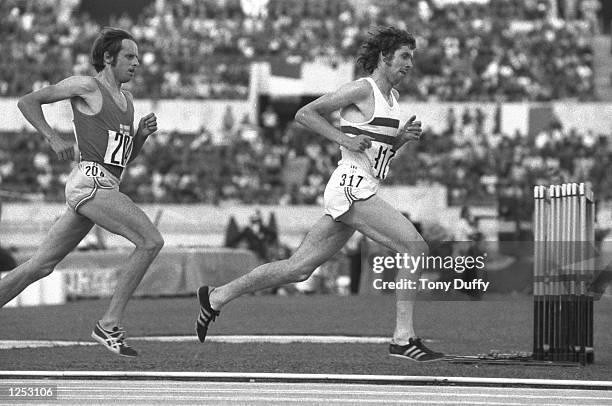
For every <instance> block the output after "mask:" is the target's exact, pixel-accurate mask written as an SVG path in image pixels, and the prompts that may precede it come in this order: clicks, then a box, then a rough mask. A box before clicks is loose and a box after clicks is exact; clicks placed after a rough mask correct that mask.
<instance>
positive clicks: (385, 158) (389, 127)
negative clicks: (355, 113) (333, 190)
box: [338, 77, 401, 180]
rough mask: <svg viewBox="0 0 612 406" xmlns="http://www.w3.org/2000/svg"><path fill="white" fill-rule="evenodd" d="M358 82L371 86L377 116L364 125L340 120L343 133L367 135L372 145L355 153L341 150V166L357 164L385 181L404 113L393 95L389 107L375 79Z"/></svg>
mask: <svg viewBox="0 0 612 406" xmlns="http://www.w3.org/2000/svg"><path fill="white" fill-rule="evenodd" d="M359 80H366V81H367V82H368V83H370V85H371V86H372V89H373V91H374V114H372V117H371V118H370V119H369V120H367V121H364V122H361V123H354V122H351V121H348V120H346V119H344V118H342V117H340V131H342V132H344V133H345V134H346V135H348V136H355V135H357V134H364V135H368V136H370V137H372V138H373V139H372V146H371V147H370V148H368V149H367V150H365V151H364V152H354V151H350V150H348V149H346V148H344V147H340V150H341V151H342V159H341V160H340V161H339V162H338V165H356V166H357V167H359V168H361V169H363V170H366V171H367V172H369V173H370V174H371V175H372V176H374V177H375V178H377V179H381V180H382V179H385V177H386V176H387V173H388V172H389V163H390V162H391V159H392V158H393V156H394V155H395V151H394V150H393V143H394V142H395V137H396V135H397V130H398V128H399V125H400V117H401V115H400V114H401V112H400V108H399V104H398V103H397V100H396V99H395V96H394V95H393V93H391V99H392V101H393V103H392V105H389V102H388V101H387V98H386V97H385V96H383V94H382V92H381V91H380V89H379V88H378V85H376V82H374V79H372V78H370V77H367V78H362V79H359Z"/></svg>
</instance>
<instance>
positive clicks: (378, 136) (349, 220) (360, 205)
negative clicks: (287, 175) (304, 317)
mask: <svg viewBox="0 0 612 406" xmlns="http://www.w3.org/2000/svg"><path fill="white" fill-rule="evenodd" d="M415 49H416V41H415V39H414V37H413V36H412V35H411V34H409V33H408V32H406V31H403V30H399V29H396V28H393V27H388V28H382V29H379V30H378V31H377V32H376V33H374V34H372V35H371V36H370V38H368V39H367V40H366V42H365V43H364V44H363V46H362V52H361V53H360V56H359V58H358V60H357V62H358V63H360V64H361V65H362V66H363V68H364V70H365V71H366V72H368V73H369V76H368V77H366V78H362V79H359V80H356V81H353V82H350V83H348V84H346V85H344V86H342V87H340V88H339V89H338V90H336V91H334V92H332V93H329V94H326V95H324V96H322V97H320V98H319V99H317V100H315V101H313V102H311V103H309V104H308V105H306V106H304V107H303V108H302V109H300V110H299V111H298V112H297V114H296V120H297V121H298V122H300V123H301V124H303V125H305V126H307V127H308V128H310V129H312V130H313V131H315V132H316V133H318V134H320V135H322V136H324V137H326V138H328V139H330V140H332V141H334V142H336V143H337V144H339V145H340V149H341V151H342V159H341V160H340V162H339V163H338V168H337V169H336V170H335V171H334V173H333V174H332V175H331V178H330V180H329V182H328V184H327V187H326V189H325V193H324V204H325V215H324V216H323V217H322V218H321V219H320V220H319V221H318V222H317V223H316V224H315V226H314V228H313V229H312V230H311V231H310V232H309V233H308V235H307V236H306V237H305V239H304V241H303V242H302V244H301V245H300V247H299V248H298V249H297V251H296V252H295V253H294V254H293V256H291V258H289V259H287V260H283V261H277V262H272V263H269V264H265V265H262V266H259V267H257V268H255V269H254V270H253V271H251V272H250V273H248V274H246V275H244V276H242V277H240V278H238V279H235V280H233V281H231V282H229V283H228V284H226V285H223V286H220V287H217V288H209V287H208V286H202V287H200V288H199V289H198V299H199V302H200V313H199V316H198V319H197V322H196V331H197V334H198V338H199V339H200V341H201V342H203V341H204V339H205V338H206V332H207V330H208V325H209V324H210V322H211V321H214V320H215V318H216V317H217V316H218V315H219V311H220V310H221V308H222V307H223V306H224V305H225V304H226V303H228V302H229V301H231V300H233V299H235V298H237V297H239V296H241V295H244V294H245V293H249V292H253V291H256V290H259V289H265V288H269V287H273V286H279V285H283V284H286V283H292V282H297V281H303V280H305V279H307V278H308V277H309V276H310V274H311V273H312V272H313V271H314V269H315V268H317V267H318V266H319V265H321V264H322V263H324V262H325V261H327V260H328V259H329V258H331V257H332V256H333V255H334V254H335V253H336V252H337V251H338V250H340V249H341V248H342V247H343V246H344V244H345V243H346V241H347V240H348V239H349V237H350V236H351V235H352V234H353V232H354V231H355V230H359V231H360V232H361V233H362V234H364V235H365V236H367V237H369V238H371V239H373V240H375V241H377V242H379V243H380V244H382V245H384V246H386V247H388V248H389V249H392V250H394V251H396V252H398V253H408V254H409V255H415V256H418V255H427V254H428V246H427V244H426V243H425V241H424V240H423V238H422V237H421V235H420V234H419V233H418V232H417V230H416V229H415V227H414V225H413V224H412V223H411V222H410V221H409V220H408V219H407V218H406V217H404V216H403V215H402V214H401V213H400V212H399V211H397V210H396V209H395V208H393V207H392V206H391V205H389V204H388V203H387V202H385V201H384V200H382V199H381V198H380V197H378V196H377V195H376V192H377V191H378V187H379V184H380V182H381V181H382V180H383V179H384V178H385V177H386V176H387V173H388V171H389V164H390V162H391V159H392V158H393V156H394V155H396V153H397V151H398V149H399V148H401V147H402V146H403V145H404V144H405V143H406V142H408V141H410V140H419V139H420V136H421V123H420V122H419V121H415V118H416V117H415V116H412V117H411V118H410V119H409V120H407V121H406V123H405V124H404V125H403V126H401V127H400V121H401V112H400V108H399V105H398V102H397V99H398V96H399V95H398V93H397V91H396V90H395V89H393V87H394V86H395V85H397V84H399V83H400V82H401V81H402V80H403V79H404V77H405V76H406V74H407V73H408V70H409V69H410V68H411V67H412V66H413V56H414V50H415ZM337 110H340V116H341V121H340V124H341V127H340V129H337V128H335V127H333V126H332V125H331V124H330V123H329V122H328V121H327V120H326V119H325V118H324V117H325V116H329V115H330V114H331V113H332V112H334V111H337ZM397 277H398V279H400V278H404V279H410V280H416V279H418V278H419V272H414V273H410V270H408V269H405V268H402V269H400V270H399V272H398V275H397ZM415 295H416V292H415V291H414V290H397V302H396V303H397V304H396V309H397V314H396V323H395V332H394V334H393V339H392V342H391V344H390V347H389V353H390V355H392V356H398V357H403V358H407V359H410V360H414V361H420V362H423V361H435V360H438V359H440V358H443V356H444V355H443V354H441V353H438V352H434V351H431V350H430V349H428V348H427V347H425V345H424V344H423V342H422V341H421V340H420V339H419V338H418V337H417V336H416V334H415V332H414V328H413V308H414V299H415Z"/></svg>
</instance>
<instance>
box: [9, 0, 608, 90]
mask: <svg viewBox="0 0 612 406" xmlns="http://www.w3.org/2000/svg"><path fill="white" fill-rule="evenodd" d="M84 3H87V1H85V2H84ZM84 3H81V2H80V1H79V0H62V1H60V2H57V1H55V0H41V1H35V2H32V1H27V2H26V1H23V0H4V1H2V2H1V3H0V34H1V35H2V38H3V41H2V45H1V46H2V49H1V51H2V54H3V55H4V56H5V57H3V58H2V61H0V96H18V95H22V94H24V93H27V92H29V91H31V90H32V89H33V88H37V87H39V86H42V85H44V84H47V83H55V82H57V81H59V80H60V79H62V78H64V77H66V76H68V75H70V74H72V73H88V72H90V70H91V68H90V66H89V62H88V53H89V49H90V46H91V43H92V42H93V39H94V38H95V36H96V34H97V33H98V31H99V28H100V27H101V26H102V25H107V24H108V25H112V26H117V27H124V28H127V29H129V30H130V31H131V32H132V33H133V34H134V36H135V37H136V39H137V41H138V43H139V47H140V54H141V59H142V67H141V70H140V72H139V75H137V77H136V79H135V81H134V83H133V86H132V88H133V91H134V93H135V95H136V96H137V97H147V98H172V97H181V98H223V99H227V98H245V97H246V95H247V89H248V80H249V65H250V62H253V61H258V60H270V59H271V58H281V59H283V60H285V61H287V62H302V61H311V60H319V61H325V62H327V63H330V64H334V63H337V62H338V61H339V60H343V59H346V58H351V59H352V58H354V57H355V55H356V53H357V51H358V48H359V45H360V44H361V42H362V41H363V39H364V38H365V36H366V35H367V32H368V29H369V28H371V27H372V26H374V25H394V26H397V27H400V28H404V29H408V30H409V31H411V32H414V33H415V34H417V35H418V37H419V41H420V42H419V52H418V54H417V61H416V62H417V63H416V67H415V69H414V71H413V73H412V75H411V80H407V81H405V83H404V84H402V87H401V88H400V89H399V90H400V93H402V94H405V95H406V94H407V95H410V97H412V98H415V99H419V100H432V99H434V100H442V101H465V100H495V101H514V100H551V99H557V98H563V97H576V98H580V99H581V100H591V99H593V98H594V91H593V72H592V49H591V46H590V36H591V35H593V34H594V33H596V32H598V30H599V24H598V23H597V17H596V12H597V10H598V7H600V3H599V1H598V0H581V1H572V2H560V4H572V5H573V7H572V9H571V10H570V9H569V8H567V9H566V10H561V9H559V7H557V6H555V4H556V0H491V2H490V4H478V3H462V2H461V3H451V4H448V5H445V6H438V5H437V4H438V3H437V1H435V0H402V1H400V0H383V1H378V2H364V1H359V0H358V1H350V0H335V1H326V0H257V1H244V0H243V1H241V0H224V1H217V0H198V1H196V0H180V1H161V0H158V1H154V2H149V3H145V4H146V5H145V6H144V7H143V8H142V9H141V10H140V12H138V13H134V15H130V14H128V13H124V14H121V15H113V14H110V15H109V16H108V18H107V19H105V21H99V20H100V18H99V17H98V18H97V20H94V19H92V17H91V16H90V15H89V14H88V13H87V12H86V11H84V10H83V9H86V8H85V7H77V6H78V5H82V4H84ZM110 3H112V1H111V2H110ZM135 3H139V2H135ZM140 3H142V2H140ZM58 4H60V6H58ZM105 4H108V2H105ZM108 9H111V10H112V8H111V7H108ZM552 15H556V16H562V17H565V18H554V19H551V18H549V17H550V16H552ZM7 56H8V57H7ZM15 66H19V69H14V67H15ZM32 78H35V80H32Z"/></svg>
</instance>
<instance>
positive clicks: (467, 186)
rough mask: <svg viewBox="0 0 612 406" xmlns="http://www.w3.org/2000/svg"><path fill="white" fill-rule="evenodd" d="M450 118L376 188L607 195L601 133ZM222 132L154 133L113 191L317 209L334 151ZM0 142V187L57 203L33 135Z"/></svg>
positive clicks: (466, 197) (57, 166)
mask: <svg viewBox="0 0 612 406" xmlns="http://www.w3.org/2000/svg"><path fill="white" fill-rule="evenodd" d="M460 113H461V114H460V117H459V118H458V119H457V120H456V121H454V122H450V121H449V123H448V125H447V129H446V130H445V131H442V132H439V133H436V132H434V131H432V130H431V129H429V130H426V131H425V133H424V136H423V138H422V140H421V142H419V143H415V144H410V145H409V146H408V147H406V148H404V149H403V150H401V152H400V154H399V155H398V156H397V157H396V158H394V163H393V166H392V170H391V172H390V175H389V178H388V180H387V181H386V183H388V184H408V185H413V184H417V183H433V182H436V183H440V184H443V185H445V186H447V187H448V190H449V199H450V200H451V201H450V203H451V204H458V205H459V204H480V205H482V204H487V203H490V204H493V203H494V202H495V201H496V199H499V198H500V197H504V196H505V197H508V196H511V197H515V198H516V199H517V201H521V200H525V201H527V202H528V201H529V199H530V196H531V193H532V192H531V185H534V184H538V183H540V182H541V183H549V182H550V181H551V179H553V180H555V181H557V182H564V181H567V182H569V181H579V180H582V179H590V180H591V181H592V182H593V186H594V189H595V191H596V196H597V197H598V198H600V199H603V200H607V199H611V198H612V180H611V179H610V177H609V173H612V145H611V144H610V139H611V135H610V134H594V133H592V132H581V131H579V130H576V129H563V128H561V126H560V125H558V124H554V123H553V125H551V126H550V128H549V129H547V130H545V131H542V132H541V133H540V134H537V135H536V136H535V137H527V136H524V135H522V134H518V133H517V134H512V135H511V136H510V135H505V134H502V133H501V132H499V131H493V132H492V133H491V134H489V133H486V132H485V131H483V129H482V122H483V119H484V117H483V116H482V114H479V112H478V111H469V110H465V111H463V112H460ZM226 131H227V133H226V134H225V135H224V139H225V140H226V142H225V143H223V144H215V143H212V142H211V134H210V133H209V132H208V130H207V129H205V128H202V130H201V131H200V132H199V133H198V134H179V133H164V132H162V133H160V134H158V135H157V136H156V137H155V138H152V139H151V140H150V143H149V144H148V145H147V148H145V149H144V151H143V152H142V153H141V157H139V158H138V159H137V160H135V161H134V162H133V163H132V164H131V165H130V167H128V170H127V173H126V175H125V177H124V181H123V183H122V189H123V190H124V191H125V192H126V193H127V194H128V195H130V196H131V197H132V198H133V199H134V200H136V201H138V202H160V203H198V202H199V203H208V204H219V203H231V202H234V203H240V202H244V203H253V204H283V205H286V204H319V203H321V202H320V199H321V197H322V193H323V189H324V187H325V182H326V180H327V179H328V177H329V175H330V174H331V172H332V171H333V168H334V166H335V163H336V162H337V159H338V154H339V149H338V147H337V146H336V145H334V144H331V143H330V142H328V141H326V140H324V139H323V138H322V137H316V136H313V135H312V134H310V133H309V132H308V131H307V130H306V129H305V128H304V127H302V126H300V125H299V124H296V123H293V124H290V125H289V127H288V128H287V130H286V131H285V132H284V134H282V136H281V141H280V142H278V141H277V140H273V139H269V138H266V137H265V135H264V134H265V132H264V131H262V129H261V128H259V127H258V126H256V125H253V124H251V123H249V122H248V121H246V120H245V121H243V122H240V123H237V124H236V125H235V126H234V127H233V128H228V129H226ZM66 136H67V137H70V136H71V135H70V134H66ZM0 144H2V145H0V182H1V184H2V188H3V190H5V191H11V192H14V193H16V194H17V193H22V194H23V193H30V194H31V193H37V194H38V195H37V196H38V198H40V199H45V200H48V201H62V200H63V184H64V182H65V176H66V174H67V173H68V172H69V170H68V167H67V166H68V165H69V164H67V163H65V162H59V161H57V159H55V157H54V154H53V152H52V151H51V149H50V148H49V147H48V145H47V144H46V143H45V142H44V140H43V139H42V137H39V136H37V135H34V134H31V133H25V132H24V133H20V134H10V135H9V134H2V135H0ZM160 154H163V156H164V159H158V157H159V156H160Z"/></svg>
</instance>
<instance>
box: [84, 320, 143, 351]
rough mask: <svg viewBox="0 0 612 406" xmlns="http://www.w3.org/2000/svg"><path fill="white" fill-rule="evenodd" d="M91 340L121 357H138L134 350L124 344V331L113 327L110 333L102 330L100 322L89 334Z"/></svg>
mask: <svg viewBox="0 0 612 406" xmlns="http://www.w3.org/2000/svg"><path fill="white" fill-rule="evenodd" d="M91 338H93V339H94V340H96V341H97V342H99V343H100V344H102V345H103V346H104V347H105V348H106V349H108V350H109V351H111V352H113V353H115V354H117V355H121V356H122V357H135V356H137V355H138V353H137V352H136V350H134V349H133V348H132V347H130V346H129V345H128V344H127V343H126V342H125V331H124V330H123V329H122V328H119V327H114V328H113V330H112V331H108V330H105V329H103V328H102V326H101V325H100V322H97V323H96V326H95V327H94V329H93V331H92V332H91Z"/></svg>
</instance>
